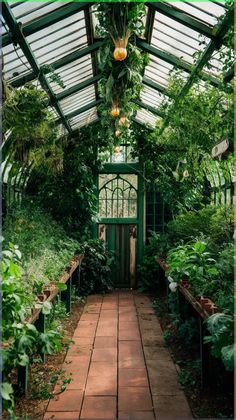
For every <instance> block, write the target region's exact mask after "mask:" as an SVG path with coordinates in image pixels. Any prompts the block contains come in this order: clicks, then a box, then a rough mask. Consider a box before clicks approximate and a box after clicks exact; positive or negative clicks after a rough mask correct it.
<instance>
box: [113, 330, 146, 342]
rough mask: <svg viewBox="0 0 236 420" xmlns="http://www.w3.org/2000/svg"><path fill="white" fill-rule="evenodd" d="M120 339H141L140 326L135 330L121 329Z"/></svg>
mask: <svg viewBox="0 0 236 420" xmlns="http://www.w3.org/2000/svg"><path fill="white" fill-rule="evenodd" d="M118 339H119V341H122V340H126V341H127V340H128V341H130V340H134V341H140V340H141V337H140V333H139V330H138V328H136V329H133V330H131V329H130V330H120V331H119V336H118Z"/></svg>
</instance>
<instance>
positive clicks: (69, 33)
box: [2, 1, 228, 130]
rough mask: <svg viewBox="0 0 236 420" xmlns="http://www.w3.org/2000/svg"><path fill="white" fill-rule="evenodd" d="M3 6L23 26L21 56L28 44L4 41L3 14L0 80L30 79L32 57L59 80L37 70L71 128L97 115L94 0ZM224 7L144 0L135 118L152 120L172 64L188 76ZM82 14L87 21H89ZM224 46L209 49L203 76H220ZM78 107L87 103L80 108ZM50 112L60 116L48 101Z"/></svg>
mask: <svg viewBox="0 0 236 420" xmlns="http://www.w3.org/2000/svg"><path fill="white" fill-rule="evenodd" d="M7 5H8V6H9V5H10V8H11V9H10V10H11V12H12V14H13V15H14V17H15V18H16V21H17V23H18V24H19V23H20V24H21V25H22V28H21V30H22V32H23V34H24V40H25V41H26V44H27V46H28V47H27V48H28V51H29V52H28V55H27V52H26V50H27V48H25V49H24V52H23V51H22V49H21V46H22V45H21V46H20V45H17V46H14V45H13V44H12V43H11V38H9V37H8V35H7V34H9V35H11V31H10V29H9V26H10V27H12V26H11V25H9V26H8V24H9V21H8V19H9V18H7V17H6V16H5V15H4V13H3V18H2V22H3V28H2V35H3V38H4V37H5V39H4V43H3V45H4V47H3V48H2V51H3V56H4V69H3V73H4V79H5V80H7V81H8V82H10V83H11V82H14V83H15V86H19V85H21V84H23V83H24V82H25V77H27V80H36V79H37V77H38V74H36V73H35V72H34V71H33V69H32V66H31V64H32V61H34V62H35V63H36V66H34V67H35V68H37V66H38V67H39V68H41V66H45V65H53V66H54V67H55V74H56V76H59V78H60V80H61V81H62V82H63V86H60V85H59V84H58V83H56V82H55V78H54V80H53V77H52V76H51V75H50V73H46V72H45V76H44V77H45V78H46V80H47V82H48V84H49V86H50V89H51V92H52V94H53V95H55V100H56V101H58V105H59V106H60V108H61V110H62V113H63V116H64V117H65V119H64V121H65V120H66V119H67V121H68V122H69V127H71V129H72V130H73V129H76V128H79V127H81V126H83V125H86V124H89V123H91V122H93V121H95V120H97V119H98V118H99V115H98V113H97V110H96V108H95V107H94V101H96V100H98V99H99V96H98V93H97V92H98V90H97V86H96V84H97V80H98V79H96V80H95V81H93V77H94V76H96V75H97V74H98V70H97V67H98V66H97V64H96V63H97V56H96V55H97V52H96V51H91V49H90V46H91V45H92V44H93V42H97V40H96V39H95V38H94V37H95V34H94V33H92V32H94V24H95V23H96V18H95V13H94V6H92V4H90V3H89V2H88V3H80V2H69V1H67V2H64V1H44V2H35V1H21V2H15V1H8V2H7ZM227 7H228V6H226V5H225V2H224V1H223V2H219V1H201V2H199V1H194V2H187V1H171V2H157V3H151V2H150V3H147V19H146V20H145V22H150V20H149V19H148V14H149V13H150V11H151V10H152V9H153V10H154V19H153V27H152V31H151V34H150V31H147V32H149V35H148V37H149V38H148V39H145V37H143V38H142V40H141V41H144V42H145V43H146V45H148V46H150V47H151V49H150V51H149V50H148V52H149V53H150V63H149V64H148V65H147V66H146V68H145V71H144V78H145V84H144V89H143V91H142V93H141V95H140V101H141V103H143V104H144V105H145V106H146V107H149V108H148V109H149V110H146V109H145V108H142V107H141V108H140V110H138V111H137V114H136V117H135V119H136V120H137V121H138V122H141V123H149V124H150V126H152V127H154V126H155V124H156V122H157V121H158V120H160V117H159V116H157V114H154V113H152V112H150V109H151V108H153V109H154V110H156V111H158V109H159V107H160V106H161V104H162V102H163V100H165V101H166V100H167V98H168V97H167V96H166V95H165V89H167V87H168V84H169V80H170V76H171V72H172V71H173V69H174V68H176V66H177V67H179V68H180V69H181V76H182V78H183V80H184V81H187V80H188V78H189V77H190V74H191V72H192V70H193V66H194V65H195V64H196V62H197V60H198V58H199V56H201V55H202V53H203V52H204V50H205V49H206V48H207V46H208V45H209V43H210V42H211V36H212V28H213V27H214V26H215V25H216V24H217V22H218V19H219V17H221V16H222V15H223V14H224V13H225V12H226V10H227ZM163 8H164V9H163ZM179 12H181V13H179ZM150 15H151V14H150ZM177 15H178V16H179V18H178V17H177ZM89 18H91V27H90V25H89V24H88V22H89V20H90V19H89ZM4 19H5V20H6V22H7V23H6V22H5V20H4ZM189 22H190V23H189ZM24 31H25V33H24ZM140 48H142V46H140ZM224 48H225V47H221V48H220V50H219V51H217V52H216V51H215V52H214V54H213V56H212V57H211V58H210V60H209V63H206V64H205V66H204V68H203V71H204V72H205V75H206V77H207V75H209V76H208V77H212V76H214V77H215V78H216V77H219V76H220V75H221V72H222V63H221V60H220V59H221V53H222V52H223V51H224ZM31 52H32V55H31ZM29 55H30V57H29ZM30 63H31V64H30ZM87 81H88V83H87V84H86V82H87ZM159 90H160V91H161V92H159ZM168 100H169V101H170V99H168ZM90 104H91V108H90V109H89V106H90ZM83 107H85V109H86V110H85V111H84V112H83ZM81 110H82V112H81ZM53 113H54V115H55V119H57V120H58V118H59V119H60V121H63V118H61V115H60V116H59V115H58V113H57V111H56V107H55V108H53ZM72 115H73V117H72V118H71V116H72ZM65 127H66V125H65ZM67 127H68V125H67Z"/></svg>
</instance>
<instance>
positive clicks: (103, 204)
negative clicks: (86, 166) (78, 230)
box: [99, 174, 138, 218]
mask: <svg viewBox="0 0 236 420" xmlns="http://www.w3.org/2000/svg"><path fill="white" fill-rule="evenodd" d="M137 182H138V181H137V175H119V174H118V175H114V174H113V175H112V174H104V175H99V216H100V217H102V218H124V217H125V218H126V217H132V218H134V217H137Z"/></svg>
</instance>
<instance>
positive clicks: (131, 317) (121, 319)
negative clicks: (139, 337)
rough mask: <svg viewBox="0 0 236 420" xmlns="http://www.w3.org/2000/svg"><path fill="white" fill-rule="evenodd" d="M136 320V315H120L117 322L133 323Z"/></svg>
mask: <svg viewBox="0 0 236 420" xmlns="http://www.w3.org/2000/svg"><path fill="white" fill-rule="evenodd" d="M136 320H137V315H136V314H135V313H133V314H120V315H119V322H135V321H136Z"/></svg>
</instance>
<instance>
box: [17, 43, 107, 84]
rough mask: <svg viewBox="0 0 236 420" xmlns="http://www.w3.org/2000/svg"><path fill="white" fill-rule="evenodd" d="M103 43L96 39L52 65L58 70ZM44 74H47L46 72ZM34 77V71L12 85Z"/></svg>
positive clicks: (95, 49)
mask: <svg viewBox="0 0 236 420" xmlns="http://www.w3.org/2000/svg"><path fill="white" fill-rule="evenodd" d="M101 45H102V41H96V42H94V44H92V45H89V46H88V47H85V48H81V49H78V50H76V51H73V52H72V53H70V54H67V55H66V56H64V57H62V58H60V59H59V60H55V61H53V62H52V63H51V64H50V65H51V66H52V67H53V68H54V69H55V70H58V69H60V68H61V67H63V66H66V65H67V64H70V63H72V62H73V61H75V60H79V59H80V58H83V57H85V56H86V55H88V54H91V53H92V52H94V51H97V50H98V49H99V48H100V46H101ZM40 70H41V69H40ZM41 73H43V71H42V70H41ZM44 74H46V72H45V73H44ZM34 79H35V74H34V73H33V72H32V73H28V74H27V75H25V76H22V77H19V78H18V79H16V80H15V81H13V82H12V83H11V85H12V86H13V87H19V86H22V85H23V84H24V83H27V82H32V80H34Z"/></svg>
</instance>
